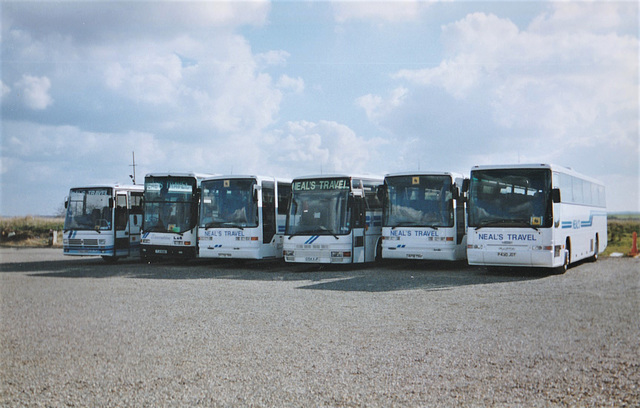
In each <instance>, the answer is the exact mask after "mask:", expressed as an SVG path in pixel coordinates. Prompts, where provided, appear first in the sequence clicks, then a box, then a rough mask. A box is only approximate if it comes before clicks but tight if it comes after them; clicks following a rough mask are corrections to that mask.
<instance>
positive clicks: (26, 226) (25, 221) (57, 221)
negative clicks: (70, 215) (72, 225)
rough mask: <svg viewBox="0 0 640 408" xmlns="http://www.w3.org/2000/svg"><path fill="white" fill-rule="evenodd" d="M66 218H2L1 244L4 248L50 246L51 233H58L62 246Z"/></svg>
mask: <svg viewBox="0 0 640 408" xmlns="http://www.w3.org/2000/svg"><path fill="white" fill-rule="evenodd" d="M63 226H64V218H47V217H32V216H27V217H1V218H0V244H2V245H4V246H48V245H49V236H50V231H51V230H54V231H58V244H57V246H62V228H63Z"/></svg>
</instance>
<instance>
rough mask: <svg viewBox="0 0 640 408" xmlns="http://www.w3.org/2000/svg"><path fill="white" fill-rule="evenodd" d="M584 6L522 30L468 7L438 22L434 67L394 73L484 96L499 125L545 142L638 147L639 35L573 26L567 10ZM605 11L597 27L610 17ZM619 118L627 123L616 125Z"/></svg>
mask: <svg viewBox="0 0 640 408" xmlns="http://www.w3.org/2000/svg"><path fill="white" fill-rule="evenodd" d="M563 4H564V3H563ZM585 7H586V10H587V11H588V12H578V11H577V10H578V9H579V6H576V4H574V3H571V4H570V5H569V6H567V7H566V8H565V7H564V6H563V5H560V6H557V9H556V11H555V13H552V14H551V15H545V16H542V17H539V18H537V19H536V20H535V21H534V23H532V25H531V27H532V29H531V30H526V31H520V30H518V28H517V27H516V26H515V25H514V24H513V23H512V22H510V21H508V20H505V19H501V18H498V17H496V16H494V15H486V14H482V13H474V14H469V15H468V16H467V17H465V18H464V19H462V20H460V21H457V22H455V23H452V24H449V25H446V26H444V27H443V30H442V36H443V42H444V43H445V45H446V48H447V54H448V58H446V59H445V60H443V61H442V62H441V63H440V65H439V66H437V67H435V68H427V69H420V70H400V71H398V72H397V73H395V74H394V76H393V78H395V79H399V80H406V81H407V82H408V83H410V84H413V85H415V86H420V87H436V88H442V89H444V90H445V91H446V92H447V93H448V94H450V95H451V96H453V97H454V98H457V99H458V100H460V101H462V100H474V101H475V102H479V101H481V100H484V101H486V103H487V104H488V105H489V106H490V107H491V108H492V116H493V119H494V121H495V123H496V124H497V125H499V126H500V127H502V128H506V129H513V130H521V129H526V130H527V131H528V132H532V131H533V132H532V133H536V134H537V135H538V140H539V141H542V144H543V145H544V144H545V143H549V142H550V141H553V143H555V146H556V148H559V149H568V148H571V147H572V146H575V145H585V144H587V145H594V144H596V143H602V142H604V141H608V142H610V143H611V142H613V143H616V144H619V145H620V146H626V147H633V146H635V147H636V148H637V130H638V124H637V122H636V123H634V121H633V120H631V119H632V118H634V117H635V118H637V116H636V115H637V112H638V77H637V72H638V41H637V38H632V37H629V36H622V35H617V34H615V33H611V32H608V33H603V34H599V33H597V32H596V33H590V32H586V31H585V30H584V29H583V30H571V29H570V28H571V27H573V26H575V25H579V23H580V22H579V21H578V22H576V21H572V20H570V19H569V18H568V16H574V17H575V18H582V16H584V15H585V13H586V14H588V13H591V12H595V10H593V7H592V5H587V6H585ZM567 8H568V9H570V10H572V11H573V12H572V13H568V12H567V11H566V9H567ZM604 8H605V9H606V10H609V7H608V6H604ZM605 17H606V18H605V19H604V20H605V21H604V22H603V23H602V24H600V25H598V26H597V27H596V28H597V30H596V31H598V30H599V29H601V28H602V27H609V26H610V25H611V24H613V23H612V22H615V20H616V19H615V18H614V17H612V16H611V15H610V13H607V14H606V16H605ZM558 21H561V22H562V23H563V24H564V26H565V27H569V28H568V29H565V30H562V25H559V24H556V23H557V22H558ZM549 25H550V26H553V27H555V29H554V30H553V32H552V33H550V34H549V33H547V32H546V31H545V30H544V27H546V26H549ZM534 28H535V29H534ZM539 31H540V32H539ZM366 98H368V99H369V100H375V97H374V96H367V97H366ZM367 112H369V110H367ZM391 114H393V112H388V115H391ZM621 123H624V124H625V126H627V128H626V129H625V130H624V131H622V132H620V129H619V126H620V124H621ZM578 134H579V135H580V136H579V137H576V136H577V135H578Z"/></svg>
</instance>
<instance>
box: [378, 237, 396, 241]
mask: <svg viewBox="0 0 640 408" xmlns="http://www.w3.org/2000/svg"><path fill="white" fill-rule="evenodd" d="M382 239H384V240H387V241H400V237H382Z"/></svg>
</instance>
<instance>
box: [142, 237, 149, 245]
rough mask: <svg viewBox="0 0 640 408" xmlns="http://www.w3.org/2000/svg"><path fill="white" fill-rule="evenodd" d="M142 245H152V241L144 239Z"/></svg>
mask: <svg viewBox="0 0 640 408" xmlns="http://www.w3.org/2000/svg"><path fill="white" fill-rule="evenodd" d="M142 243H143V244H150V243H151V240H150V239H148V238H147V239H143V240H142Z"/></svg>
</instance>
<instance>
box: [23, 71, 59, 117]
mask: <svg viewBox="0 0 640 408" xmlns="http://www.w3.org/2000/svg"><path fill="white" fill-rule="evenodd" d="M14 88H15V89H16V91H17V92H19V93H20V94H21V98H22V102H23V103H24V104H25V106H27V107H28V108H30V109H34V110H43V109H46V108H47V107H49V106H50V105H51V104H52V103H53V98H52V97H51V95H49V89H50V88H51V81H50V80H49V78H47V77H46V76H43V77H36V76H31V75H26V74H24V75H22V79H21V80H19V81H18V82H16V83H15V84H14Z"/></svg>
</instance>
